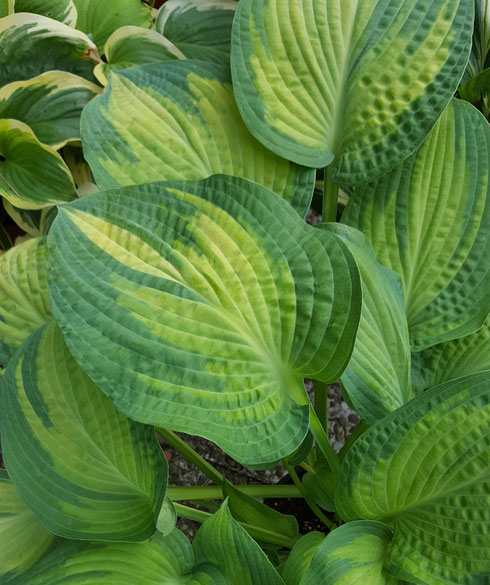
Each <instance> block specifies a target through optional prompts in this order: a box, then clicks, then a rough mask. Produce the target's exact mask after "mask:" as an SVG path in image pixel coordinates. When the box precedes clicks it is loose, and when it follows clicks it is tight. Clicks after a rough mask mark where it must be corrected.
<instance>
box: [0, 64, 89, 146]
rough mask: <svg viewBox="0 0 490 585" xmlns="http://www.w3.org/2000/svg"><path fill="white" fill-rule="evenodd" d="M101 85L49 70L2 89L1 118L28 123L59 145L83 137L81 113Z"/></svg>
mask: <svg viewBox="0 0 490 585" xmlns="http://www.w3.org/2000/svg"><path fill="white" fill-rule="evenodd" d="M99 92H100V87H99V86H97V85H95V84H94V83H91V82H90V81H87V80H85V79H83V78H82V77H78V76H77V75H73V74H71V73H66V72H63V71H49V72H46V73H43V74H41V75H38V76H37V77H34V78H33V79H29V80H27V81H17V82H13V83H9V84H7V85H6V86H4V87H2V88H1V89H0V118H14V119H16V120H20V121H21V122H24V123H25V124H27V125H28V126H29V127H30V128H31V130H32V131H33V132H34V134H35V135H36V138H37V139H38V140H39V141H40V142H43V143H44V144H47V145H49V146H51V147H52V148H55V149H58V148H60V147H61V146H63V145H64V144H66V143H67V142H70V141H74V140H80V115H81V113H82V110H83V108H84V107H85V105H86V104H87V103H88V102H89V101H90V100H91V99H92V98H93V97H95V96H96V95H97V94H98V93H99Z"/></svg>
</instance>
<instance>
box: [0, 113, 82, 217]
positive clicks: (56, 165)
mask: <svg viewBox="0 0 490 585" xmlns="http://www.w3.org/2000/svg"><path fill="white" fill-rule="evenodd" d="M0 152H1V153H2V155H1V156H0V195H2V196H3V197H5V198H6V199H7V200H8V201H9V202H10V203H11V204H12V205H14V206H16V207H20V208H21V209H41V208H43V207H49V206H51V205H56V204H58V203H65V202H66V201H71V200H73V199H75V198H76V196H77V193H76V189H75V184H74V183H73V179H72V176H71V174H70V171H69V170H68V167H67V166H66V164H65V163H64V161H63V159H62V158H61V156H60V155H59V154H58V153H57V152H56V151H55V150H53V149H52V148H50V147H49V146H46V145H44V144H42V143H41V142H39V140H38V139H37V138H36V136H35V135H34V132H33V131H32V130H31V129H30V128H29V126H27V125H26V124H24V123H23V122H19V121H17V120H12V119H5V120H1V119H0Z"/></svg>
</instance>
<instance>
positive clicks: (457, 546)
mask: <svg viewBox="0 0 490 585" xmlns="http://www.w3.org/2000/svg"><path fill="white" fill-rule="evenodd" d="M489 464H490V371H486V372H484V373H480V374H474V375H471V376H466V377H464V378H458V379H457V380H453V381H451V382H447V383H445V384H442V385H440V386H436V387H434V388H432V389H431V390H428V391H427V392H425V393H424V394H421V395H419V396H417V397H416V398H414V399H412V400H411V401H410V402H409V403H407V404H405V405H404V406H402V407H401V408H399V409H398V410H397V411H396V412H394V413H392V414H391V415H388V416H387V417H385V418H384V419H383V420H381V421H379V422H378V423H376V424H375V425H373V426H372V427H371V428H369V429H368V430H367V431H366V432H365V433H364V434H363V435H362V436H361V437H360V438H359V439H358V440H357V441H356V442H355V443H354V445H353V446H352V447H351V448H350V449H349V450H348V451H347V453H346V454H345V457H344V459H343V460H342V467H341V471H340V474H339V476H338V482H337V491H336V504H337V510H338V512H339V514H341V516H342V517H343V518H344V519H345V520H349V519H355V518H365V519H368V520H369V519H374V520H381V521H383V522H385V523H388V524H390V525H392V526H393V528H394V536H393V541H392V543H391V546H390V549H389V553H388V558H387V560H386V563H385V567H386V569H387V571H388V572H389V573H392V574H395V575H398V576H400V577H401V578H406V577H407V576H410V577H411V578H410V579H407V580H409V581H414V582H417V583H418V582H423V583H430V584H431V585H449V584H451V585H468V584H475V585H476V584H477V583H484V582H485V576H488V574H489V573H490V549H489V547H488V534H489V533H490V475H489V471H488V470H489ZM448 559H450V562H448Z"/></svg>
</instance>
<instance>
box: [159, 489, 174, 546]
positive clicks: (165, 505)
mask: <svg viewBox="0 0 490 585" xmlns="http://www.w3.org/2000/svg"><path fill="white" fill-rule="evenodd" d="M176 522H177V511H176V510H175V506H174V505H173V502H172V500H171V499H170V498H169V497H166V498H165V499H164V500H163V502H162V506H161V508H160V512H159V513H158V520H157V530H158V532H160V533H161V534H163V536H166V535H167V534H170V533H171V532H172V530H173V529H174V528H175V524H176Z"/></svg>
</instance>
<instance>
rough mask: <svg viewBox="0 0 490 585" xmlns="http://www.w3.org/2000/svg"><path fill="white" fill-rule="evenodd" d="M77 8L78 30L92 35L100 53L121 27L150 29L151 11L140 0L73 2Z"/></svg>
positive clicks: (81, 0)
mask: <svg viewBox="0 0 490 585" xmlns="http://www.w3.org/2000/svg"><path fill="white" fill-rule="evenodd" d="M73 1H74V3H75V6H76V7H77V12H78V19H77V28H78V29H79V30H83V31H84V32H86V33H87V34H90V35H91V38H92V39H93V40H94V43H95V44H96V45H97V47H98V49H99V51H102V49H103V48H104V44H105V42H106V41H107V39H108V38H109V37H110V36H111V34H112V33H113V32H114V31H115V30H116V29H118V28H119V27H121V26H125V25H128V24H132V25H134V26H142V27H146V28H149V26H150V23H151V10H150V7H149V6H148V5H145V4H143V2H141V1H140V0H117V2H100V0H73Z"/></svg>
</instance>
